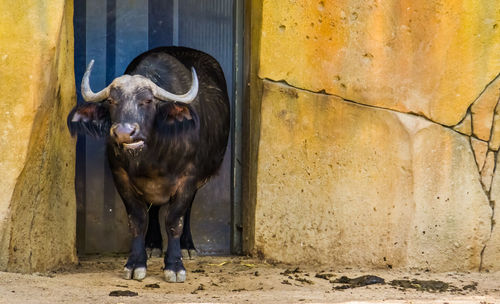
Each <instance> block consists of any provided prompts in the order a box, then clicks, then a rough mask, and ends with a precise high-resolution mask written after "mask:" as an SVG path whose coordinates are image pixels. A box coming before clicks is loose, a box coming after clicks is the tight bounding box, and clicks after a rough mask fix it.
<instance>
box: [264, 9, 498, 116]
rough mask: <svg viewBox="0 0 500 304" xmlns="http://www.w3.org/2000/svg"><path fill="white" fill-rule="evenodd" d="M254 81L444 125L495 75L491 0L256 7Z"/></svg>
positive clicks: (494, 15)
mask: <svg viewBox="0 0 500 304" xmlns="http://www.w3.org/2000/svg"><path fill="white" fill-rule="evenodd" d="M262 14H263V23H262V38H261V39H262V40H261V56H260V73H259V75H260V77H261V78H269V79H272V80H275V81H279V80H285V81H286V82H287V83H289V84H291V85H292V86H294V87H297V88H302V89H306V90H309V91H315V92H319V91H322V90H324V91H325V92H327V93H329V94H334V95H338V96H341V97H342V98H344V99H348V100H354V101H356V102H358V103H362V104H367V105H373V106H377V107H381V108H389V109H394V110H397V111H400V112H405V113H418V114H419V115H423V116H425V117H427V118H429V119H431V120H432V121H435V122H438V123H440V124H444V125H448V126H452V125H455V124H457V123H458V122H459V121H460V120H461V119H462V118H463V117H464V116H465V113H466V111H467V109H468V107H469V105H470V104H471V103H472V102H473V101H474V99H475V98H476V97H477V96H479V95H480V93H481V91H482V90H483V89H484V87H485V86H486V85H487V84H488V83H489V82H490V81H492V80H493V79H494V78H495V76H496V75H498V73H499V71H500V56H498V54H500V4H499V2H498V1H496V0H487V1H474V0H454V1H444V0H431V1H429V0H418V1H415V0H404V1H400V0H391V1H365V0H355V1H352V0H349V1H346V0H341V1H322V0H316V1H309V0H294V1H288V0H266V1H264V2H263V13H262Z"/></svg>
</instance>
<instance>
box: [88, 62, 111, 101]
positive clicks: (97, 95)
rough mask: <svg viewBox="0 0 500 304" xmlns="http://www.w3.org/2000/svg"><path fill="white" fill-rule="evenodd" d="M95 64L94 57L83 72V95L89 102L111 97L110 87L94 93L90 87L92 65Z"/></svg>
mask: <svg viewBox="0 0 500 304" xmlns="http://www.w3.org/2000/svg"><path fill="white" fill-rule="evenodd" d="M93 66H94V59H92V60H90V63H89V65H88V66H87V69H86V70H85V74H83V78H82V97H83V99H84V100H85V101H87V102H98V101H102V100H104V99H106V98H108V97H109V89H108V87H105V88H104V89H102V90H101V91H99V92H97V93H94V92H92V90H91V89H90V72H92V67H93Z"/></svg>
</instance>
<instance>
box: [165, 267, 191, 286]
mask: <svg viewBox="0 0 500 304" xmlns="http://www.w3.org/2000/svg"><path fill="white" fill-rule="evenodd" d="M163 274H164V275H165V281H167V282H169V283H182V282H184V281H186V271H185V270H179V271H177V272H175V271H173V270H168V269H166V270H164V271H163Z"/></svg>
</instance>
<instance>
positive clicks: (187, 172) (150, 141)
mask: <svg viewBox="0 0 500 304" xmlns="http://www.w3.org/2000/svg"><path fill="white" fill-rule="evenodd" d="M92 65H93V61H91V63H90V64H89V67H88V68H87V71H86V72H85V75H84V77H83V80H82V96H83V98H84V100H85V101H86V102H85V103H84V104H82V105H79V106H77V107H75V108H74V109H73V110H72V111H71V113H70V114H69V115H68V127H69V130H70V132H71V134H72V135H75V134H76V133H79V134H86V135H91V136H95V137H103V138H106V139H107V154H108V160H109V164H110V167H111V171H112V173H113V178H114V181H115V186H116V188H117V189H118V192H119V193H120V196H121V198H122V200H123V203H124V204H125V207H126V210H127V214H128V219H129V226H130V231H131V233H132V236H133V241H132V246H131V252H130V255H129V258H128V261H127V264H126V265H125V278H127V279H131V278H133V279H136V280H142V279H144V277H145V276H146V261H147V255H146V248H145V238H146V233H147V230H148V221H149V217H148V208H149V207H150V206H153V208H155V207H156V208H158V209H157V211H158V212H154V213H151V214H158V221H159V226H160V228H161V235H162V238H163V242H164V244H166V247H167V249H166V253H165V259H164V260H165V268H164V274H165V279H166V280H167V281H168V282H183V281H184V280H185V279H186V271H185V268H184V265H183V263H182V256H181V248H186V249H194V245H193V241H192V238H191V232H190V229H189V212H190V209H191V204H192V202H193V199H194V196H195V194H196V191H197V189H199V188H200V187H201V186H203V185H204V184H205V183H206V182H207V181H208V180H209V179H210V177H211V176H213V175H214V174H215V173H216V172H217V170H218V168H219V166H220V165H221V163H222V159H223V157H224V152H225V150H226V145H227V139H228V134H229V116H230V114H229V98H228V93H227V87H226V81H225V79H224V74H223V72H222V69H221V67H220V65H219V64H218V63H217V61H216V60H215V59H214V58H212V57H211V56H210V55H207V54H205V53H203V52H200V51H197V50H193V49H188V48H181V47H162V48H157V49H153V50H151V51H148V52H146V53H144V54H141V55H140V56H138V57H137V58H135V59H134V60H133V61H132V62H131V63H130V64H129V66H128V67H127V69H126V71H125V75H123V76H121V77H118V78H116V79H114V80H113V82H112V83H111V84H110V85H109V86H108V87H106V88H104V89H103V90H102V91H100V92H97V93H94V92H92V90H91V89H90V85H89V77H90V72H91V70H92Z"/></svg>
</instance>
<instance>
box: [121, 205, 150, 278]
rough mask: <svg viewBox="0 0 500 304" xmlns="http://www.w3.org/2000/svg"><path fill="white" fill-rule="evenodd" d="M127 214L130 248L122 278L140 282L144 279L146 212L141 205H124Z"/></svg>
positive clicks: (144, 207)
mask: <svg viewBox="0 0 500 304" xmlns="http://www.w3.org/2000/svg"><path fill="white" fill-rule="evenodd" d="M125 205H126V209H127V213H128V222H129V227H130V232H131V233H132V246H131V250H130V255H129V257H128V260H127V263H126V264H125V269H124V278H125V279H127V280H129V279H134V280H139V281H140V280H142V279H144V278H145V277H146V267H147V266H146V263H147V259H148V258H147V254H146V246H145V243H146V241H145V239H146V232H147V228H148V212H147V209H146V206H145V205H144V204H141V203H137V204H133V205H131V204H125Z"/></svg>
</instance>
